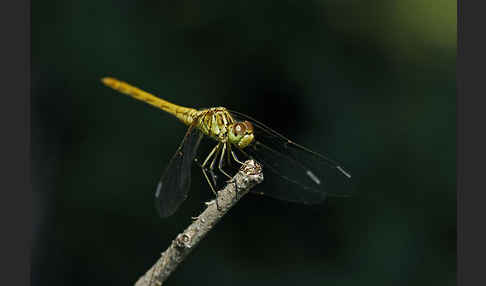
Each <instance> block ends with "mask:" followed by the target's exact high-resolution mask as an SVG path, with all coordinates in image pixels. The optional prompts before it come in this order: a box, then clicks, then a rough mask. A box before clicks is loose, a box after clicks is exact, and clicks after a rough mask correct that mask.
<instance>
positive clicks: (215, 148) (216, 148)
mask: <svg viewBox="0 0 486 286" xmlns="http://www.w3.org/2000/svg"><path fill="white" fill-rule="evenodd" d="M219 148H221V147H220V144H218V145H216V146H215V147H214V148H213V150H211V152H210V153H209V155H208V157H206V160H204V162H203V163H202V164H201V166H200V167H201V169H202V172H203V174H204V177H205V178H206V180H207V181H208V183H209V186H210V187H211V191H212V192H213V194H214V195H215V196H218V193H217V192H216V190H215V189H214V186H213V184H212V183H211V180H210V179H209V177H208V174H207V170H206V165H207V164H208V162H209V160H210V159H211V157H213V156H214V155H215V153H216V152H217V151H218V150H219ZM216 157H217V156H215V158H216ZM211 165H212V164H211ZM213 179H214V178H213Z"/></svg>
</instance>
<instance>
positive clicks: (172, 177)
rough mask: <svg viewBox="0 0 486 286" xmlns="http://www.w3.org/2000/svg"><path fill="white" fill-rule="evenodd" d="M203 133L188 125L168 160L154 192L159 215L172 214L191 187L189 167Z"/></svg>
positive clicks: (166, 215)
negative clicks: (182, 137)
mask: <svg viewBox="0 0 486 286" xmlns="http://www.w3.org/2000/svg"><path fill="white" fill-rule="evenodd" d="M202 136H203V134H202V133H201V132H199V130H197V128H194V127H193V126H191V127H189V129H188V130H187V132H186V135H185V137H184V139H183V140H182V142H181V145H180V146H179V148H178V149H177V151H176V153H175V154H174V156H172V159H171V160H170V162H169V164H168V165H167V168H166V169H165V171H164V173H163V175H162V178H161V179H160V181H159V184H158V185H157V190H156V192H155V207H156V208H157V211H158V213H159V215H160V216H161V217H168V216H170V215H172V214H173V213H174V212H175V211H176V210H177V209H178V208H179V206H180V205H181V204H182V202H184V200H185V199H186V198H187V193H188V191H189V188H190V187H191V167H192V162H193V160H194V157H195V156H196V152H197V148H198V147H199V143H200V142H201V139H202Z"/></svg>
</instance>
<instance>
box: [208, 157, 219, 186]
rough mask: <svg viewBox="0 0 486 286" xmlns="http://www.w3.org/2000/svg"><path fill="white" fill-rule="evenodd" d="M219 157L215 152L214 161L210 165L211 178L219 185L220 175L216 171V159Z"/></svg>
mask: <svg viewBox="0 0 486 286" xmlns="http://www.w3.org/2000/svg"><path fill="white" fill-rule="evenodd" d="M217 158H218V155H217V154H215V155H214V156H213V161H212V162H211V165H209V174H210V175H211V178H212V179H213V183H214V185H215V186H216V187H217V186H218V180H217V179H218V176H216V174H215V173H214V164H215V163H216V159H217Z"/></svg>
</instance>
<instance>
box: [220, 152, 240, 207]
mask: <svg viewBox="0 0 486 286" xmlns="http://www.w3.org/2000/svg"><path fill="white" fill-rule="evenodd" d="M226 144H229V143H224V144H223V152H221V157H220V158H219V165H218V168H219V171H221V173H223V174H224V175H225V176H226V177H228V178H230V180H229V181H228V182H230V183H234V184H235V194H236V196H235V200H237V199H238V185H237V184H236V180H233V178H231V176H230V175H228V173H226V172H225V171H224V170H223V156H224V154H225V153H226V150H228V152H231V153H233V150H230V149H231V145H228V149H226ZM227 155H228V157H229V154H227ZM236 162H238V163H240V162H239V161H238V160H236ZM240 164H243V163H240Z"/></svg>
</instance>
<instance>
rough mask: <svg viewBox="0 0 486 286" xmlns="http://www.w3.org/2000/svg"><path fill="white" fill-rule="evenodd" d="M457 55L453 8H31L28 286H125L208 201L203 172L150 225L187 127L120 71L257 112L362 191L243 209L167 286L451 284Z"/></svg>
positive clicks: (169, 93) (290, 4)
mask: <svg viewBox="0 0 486 286" xmlns="http://www.w3.org/2000/svg"><path fill="white" fill-rule="evenodd" d="M455 47H456V5H455V2H452V1H435V2H434V3H433V4H432V3H429V2H426V1H419V0H412V1H385V0H377V1H358V0H347V1H336V0H314V1H296V0H294V1H270V0H268V1H231V2H228V1H221V0H220V1H204V2H203V1H196V0H185V1H107V0H101V1H90V0H87V1H74V2H66V1H42V2H41V1H33V2H32V72H33V73H32V87H33V90H32V162H33V166H32V174H33V184H34V190H35V194H36V197H37V198H38V200H37V202H38V212H37V213H36V222H37V224H36V240H35V244H34V248H33V256H32V259H33V261H32V284H33V285H86V284H89V285H105V284H107V283H109V284H121V285H129V284H132V283H133V282H134V281H136V279H137V278H138V277H139V276H140V275H142V274H143V273H144V272H145V271H146V270H147V269H148V267H149V266H150V265H152V263H153V262H154V261H155V260H156V259H157V257H158V255H159V253H160V252H161V251H163V250H164V249H165V248H166V247H167V245H169V243H170V241H171V240H172V238H173V237H175V235H176V234H177V233H178V232H179V231H181V230H182V229H183V228H185V227H186V226H187V224H189V223H190V221H191V216H194V215H196V214H197V213H198V212H199V211H200V210H201V209H202V208H203V201H205V200H208V199H210V198H211V193H210V191H209V188H208V186H207V184H206V182H205V181H204V179H203V177H202V176H201V174H200V172H199V171H196V170H197V169H194V173H193V184H192V188H191V193H190V198H189V199H188V201H187V202H186V203H184V204H183V206H182V208H181V209H180V210H179V211H178V212H177V213H176V215H174V216H173V217H171V218H169V219H165V220H162V219H159V218H158V217H157V215H156V212H155V209H154V207H153V201H152V200H153V194H154V190H155V186H156V183H157V180H158V179H159V177H160V175H161V172H162V170H163V169H164V167H165V165H166V164H167V162H168V160H169V158H170V157H171V156H172V154H173V152H175V150H176V148H177V146H178V144H179V143H180V141H181V139H182V137H183V136H184V133H185V126H183V125H182V124H180V123H179V122H178V121H177V120H175V119H173V118H171V117H170V116H169V115H167V114H164V113H163V112H159V111H158V110H156V109H154V108H151V107H149V106H147V105H145V104H142V103H139V102H136V101H134V100H132V99H130V98H128V97H126V96H121V95H118V94H116V93H115V92H113V91H111V90H109V89H108V88H106V87H104V86H102V85H101V83H100V82H99V79H100V78H101V77H103V76H106V75H110V76H115V77H118V78H120V79H122V80H125V81H127V82H130V83H132V84H135V85H137V86H139V87H141V88H143V89H145V90H147V91H150V92H154V93H155V94H157V95H159V96H161V97H162V98H164V99H167V100H169V101H172V102H174V103H177V104H181V105H186V106H194V107H209V106H226V107H228V108H231V109H234V110H238V111H240V112H243V113H246V114H249V115H250V116H252V117H255V118H257V119H259V120H260V121H262V122H264V123H267V124H268V125H270V126H272V127H273V128H275V129H276V130H278V131H280V132H281V133H283V134H285V135H287V136H289V137H290V138H292V139H295V141H297V142H299V143H302V144H303V145H306V146H309V147H310V148H312V149H314V150H316V151H318V152H321V153H325V154H331V157H334V158H337V159H339V160H340V161H341V162H343V165H344V166H346V167H347V168H348V169H350V170H351V171H352V173H353V176H354V180H355V182H356V187H357V190H358V194H357V195H356V196H354V197H352V198H349V199H348V198H346V199H344V198H330V199H329V200H327V201H326V202H325V203H324V204H323V205H319V206H304V205H298V204H292V203H288V202H282V201H277V200H273V199H270V198H266V197H260V196H251V195H249V196H247V197H245V198H244V199H243V200H242V201H241V202H240V203H238V205H237V206H236V207H235V208H234V209H233V210H232V211H231V212H230V214H229V215H228V216H226V217H225V218H224V219H223V221H222V222H220V224H218V226H217V227H216V228H215V229H214V231H212V233H211V234H209V235H208V237H207V238H206V239H205V240H204V241H203V242H202V243H201V245H200V246H199V247H198V249H197V250H196V251H194V252H193V254H192V255H191V257H189V259H188V260H187V261H186V262H184V264H183V265H182V266H181V267H180V268H179V269H178V270H177V271H176V272H175V273H174V275H173V276H172V277H171V278H170V280H169V281H168V283H169V285H192V284H194V283H199V284H209V283H211V284H213V283H218V284H221V285H227V284H231V285H248V284H250V283H251V284H252V285H295V284H297V283H302V284H309V285H315V284H332V285H357V284H359V285H363V284H364V285H368V284H370V285H388V284H390V283H393V284H394V285H410V284H414V285H430V284H440V285H455V281H456V193H455V183H456V176H455V174H456V168H455V163H456V153H455V149H456V141H455V139H456V120H455V119H456V99H455V88H456V83H455V64H456V63H455V53H456V52H455ZM268 177H270V176H268ZM266 187H278V185H273V182H272V181H271V180H268V181H266V182H264V184H262V185H261V186H259V188H266ZM296 191H298V190H296Z"/></svg>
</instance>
